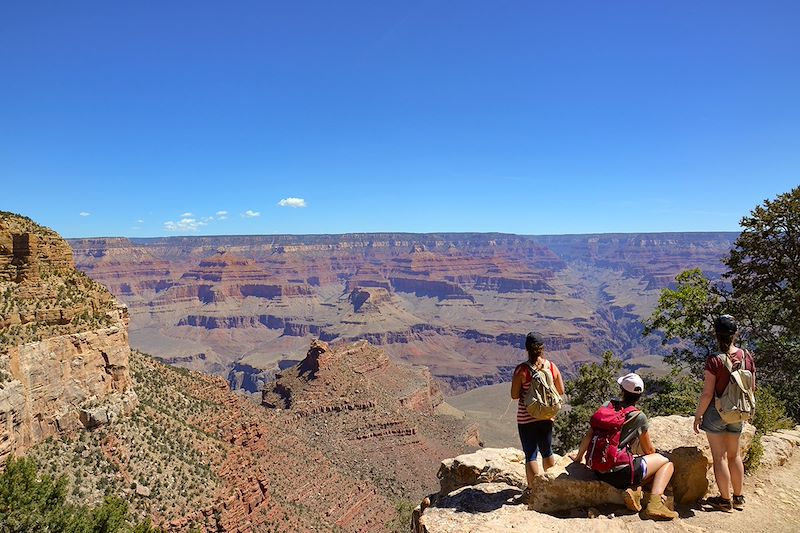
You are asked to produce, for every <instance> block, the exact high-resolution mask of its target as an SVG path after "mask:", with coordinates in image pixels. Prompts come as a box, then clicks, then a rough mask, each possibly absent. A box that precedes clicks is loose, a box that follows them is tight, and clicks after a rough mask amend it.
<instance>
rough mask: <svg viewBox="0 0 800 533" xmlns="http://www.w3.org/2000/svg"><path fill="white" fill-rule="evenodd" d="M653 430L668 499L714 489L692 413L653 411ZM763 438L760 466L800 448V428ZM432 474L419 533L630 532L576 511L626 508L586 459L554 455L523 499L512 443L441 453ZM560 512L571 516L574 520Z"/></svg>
mask: <svg viewBox="0 0 800 533" xmlns="http://www.w3.org/2000/svg"><path fill="white" fill-rule="evenodd" d="M650 433H651V436H652V437H653V441H654V445H655V446H656V447H657V448H658V449H659V450H663V451H664V452H665V453H667V454H669V455H670V457H671V459H672V460H673V462H674V463H675V474H674V475H673V478H672V482H671V484H670V487H669V492H668V494H669V495H670V500H669V502H668V505H673V504H674V505H680V504H689V503H694V502H696V501H698V500H700V499H702V498H703V497H705V496H706V495H707V494H709V493H710V492H712V491H713V492H716V488H715V487H711V483H713V472H711V464H712V463H711V457H710V452H709V449H708V442H707V439H706V438H705V435H703V434H700V435H695V434H694V432H693V430H692V421H691V418H688V417H680V416H668V417H654V418H652V419H651V420H650ZM753 434H754V428H753V427H752V426H749V425H748V426H746V429H745V431H744V438H743V439H742V449H743V452H744V451H746V450H747V449H748V447H749V446H750V443H751V441H752V437H753ZM763 440H764V445H765V446H764V447H765V455H764V458H765V459H764V461H765V464H767V465H771V464H778V463H780V461H785V460H786V458H787V457H788V456H790V455H791V453H792V451H793V450H794V448H795V447H796V446H800V426H798V428H796V429H795V430H781V431H778V432H776V433H773V434H771V435H769V436H767V437H764V438H763ZM437 475H438V477H439V479H440V491H439V492H438V493H437V494H434V495H431V496H429V497H428V498H426V499H425V500H424V501H423V503H422V505H420V506H419V507H418V508H417V510H416V511H415V515H414V524H413V527H414V528H415V529H414V530H415V531H417V532H427V533H435V532H442V531H466V530H470V531H487V532H489V531H508V530H511V529H514V528H520V527H522V528H523V529H522V530H523V531H536V530H537V529H536V528H532V527H531V526H530V524H532V523H536V524H541V527H542V528H543V530H547V531H568V530H573V531H574V527H577V526H575V525H574V524H575V523H577V522H580V527H581V528H583V527H586V528H588V529H586V530H588V531H627V526H625V525H617V526H612V524H611V522H609V521H587V522H585V523H584V522H583V521H581V520H579V518H578V517H586V516H591V515H593V516H597V515H598V514H599V513H598V511H597V510H596V509H597V508H608V507H609V506H617V507H619V511H620V512H623V513H624V512H625V510H624V507H622V506H623V505H624V500H623V492H622V491H620V490H618V489H615V488H614V487H612V486H610V485H608V484H606V483H603V482H601V481H598V480H597V479H596V477H595V476H594V474H593V473H592V472H591V471H590V470H589V469H588V468H586V466H585V465H583V464H574V463H572V461H571V460H570V459H569V458H566V457H565V458H558V460H557V462H556V465H555V466H554V467H553V468H551V469H550V470H548V471H547V472H546V473H545V474H544V475H542V476H538V477H537V478H536V480H535V484H534V486H533V487H532V490H531V491H530V500H529V501H528V502H525V501H522V491H523V490H524V489H525V487H526V486H527V482H526V480H525V469H524V455H523V454H522V452H521V451H520V450H516V449H514V448H505V449H482V450H479V451H477V452H475V453H471V454H465V455H461V456H458V457H455V458H452V459H446V460H444V461H442V463H441V465H440V467H439V472H438V474H437ZM646 500H647V493H645V501H646ZM526 503H527V504H528V505H524V504H526ZM531 511H536V512H531ZM612 512H613V511H612ZM540 513H545V514H540ZM547 514H550V515H553V516H547ZM526 517H527V518H526ZM557 517H561V518H563V517H571V519H570V520H569V521H568V522H569V524H571V525H570V526H567V525H565V523H564V521H562V520H560V519H559V518H557ZM644 527H648V526H647V525H645V526H644ZM570 528H573V529H570ZM581 530H583V529H581Z"/></svg>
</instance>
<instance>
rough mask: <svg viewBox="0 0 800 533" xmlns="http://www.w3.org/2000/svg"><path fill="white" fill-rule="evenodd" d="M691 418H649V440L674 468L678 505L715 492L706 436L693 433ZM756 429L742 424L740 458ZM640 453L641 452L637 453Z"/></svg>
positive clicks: (747, 447)
mask: <svg viewBox="0 0 800 533" xmlns="http://www.w3.org/2000/svg"><path fill="white" fill-rule="evenodd" d="M692 422H693V418H692V417H688V416H679V415H671V416H657V417H654V418H651V419H650V430H649V433H650V439H651V440H652V441H653V446H655V447H656V449H657V450H658V451H661V452H665V453H666V455H667V456H668V457H669V458H670V460H672V462H673V464H674V465H675V474H673V476H672V482H671V485H672V493H673V496H674V497H675V501H676V502H677V503H679V504H684V503H691V502H695V501H698V500H700V499H702V498H704V497H705V496H706V494H708V493H709V492H716V482H715V481H714V472H713V469H712V468H711V466H712V465H713V461H712V457H711V448H710V447H709V445H708V439H707V438H706V435H705V433H703V432H700V433H699V434H697V433H695V432H694V429H693V427H692ZM755 431H756V430H755V427H753V426H752V425H750V424H747V423H745V426H744V430H743V431H742V438H741V440H740V446H741V450H742V456H744V455H745V454H746V453H747V450H749V449H750V444H751V443H752V442H753V436H754V435H755ZM636 452H637V453H641V450H636Z"/></svg>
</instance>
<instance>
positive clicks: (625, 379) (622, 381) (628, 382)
mask: <svg viewBox="0 0 800 533" xmlns="http://www.w3.org/2000/svg"><path fill="white" fill-rule="evenodd" d="M617 383H619V386H620V387H622V388H623V389H624V390H626V391H628V392H632V393H633V394H641V393H643V392H644V381H642V378H640V377H639V374H635V373H633V372H631V373H630V374H625V375H624V376H622V377H621V378H619V379H618V380H617Z"/></svg>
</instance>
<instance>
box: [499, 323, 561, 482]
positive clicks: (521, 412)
mask: <svg viewBox="0 0 800 533" xmlns="http://www.w3.org/2000/svg"><path fill="white" fill-rule="evenodd" d="M525 351H526V352H527V355H528V360H527V361H525V362H523V363H520V364H518V365H517V368H515V369H514V377H513V378H512V380H511V398H513V399H515V400H519V402H518V406H517V429H518V430H519V440H520V441H521V443H522V450H523V451H524V452H525V477H526V478H527V480H528V487H531V486H532V484H533V478H534V476H536V475H538V474H541V473H542V472H541V471H540V468H539V464H538V463H537V462H536V457H537V456H538V454H539V453H540V452H541V454H542V466H543V467H544V469H545V470H547V469H548V468H550V467H551V466H553V465H554V464H555V462H556V461H555V457H553V419H549V420H535V419H534V418H533V417H531V415H529V414H528V409H527V408H526V407H525V394H526V393H527V392H528V389H530V387H531V381H532V379H533V375H532V374H531V367H533V368H535V369H536V370H537V371H539V370H543V371H545V372H549V373H550V374H551V375H552V376H553V384H554V385H555V388H556V390H557V391H558V393H559V394H561V395H563V394H564V381H563V379H561V372H559V371H558V368H556V365H554V364H553V362H552V361H548V360H547V359H545V357H544V342H543V340H542V336H541V335H540V334H538V333H535V332H533V331H532V332H530V333H528V335H527V337H525Z"/></svg>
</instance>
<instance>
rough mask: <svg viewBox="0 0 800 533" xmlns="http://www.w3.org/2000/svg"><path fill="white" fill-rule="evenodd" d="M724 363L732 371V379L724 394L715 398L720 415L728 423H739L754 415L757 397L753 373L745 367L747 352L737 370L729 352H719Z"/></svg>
mask: <svg viewBox="0 0 800 533" xmlns="http://www.w3.org/2000/svg"><path fill="white" fill-rule="evenodd" d="M717 357H719V358H720V359H721V360H722V364H723V365H724V366H725V368H726V369H727V370H728V372H730V374H731V379H730V381H729V382H728V386H727V387H725V392H723V393H722V396H720V397H719V398H716V399H715V400H714V405H715V406H716V408H717V411H719V416H720V418H721V419H722V421H723V422H725V423H726V424H737V423H739V422H743V421H745V420H750V419H751V418H752V417H753V412H754V411H755V408H756V397H755V394H753V373H752V372H751V371H750V370H747V369H746V368H745V360H746V358H747V352H745V356H744V357H743V358H742V363H741V364H740V365H739V368H737V369H736V370H734V369H733V362H732V361H731V358H730V356H729V355H728V354H726V353H725V354H723V353H721V354H719V355H718V356H717Z"/></svg>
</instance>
